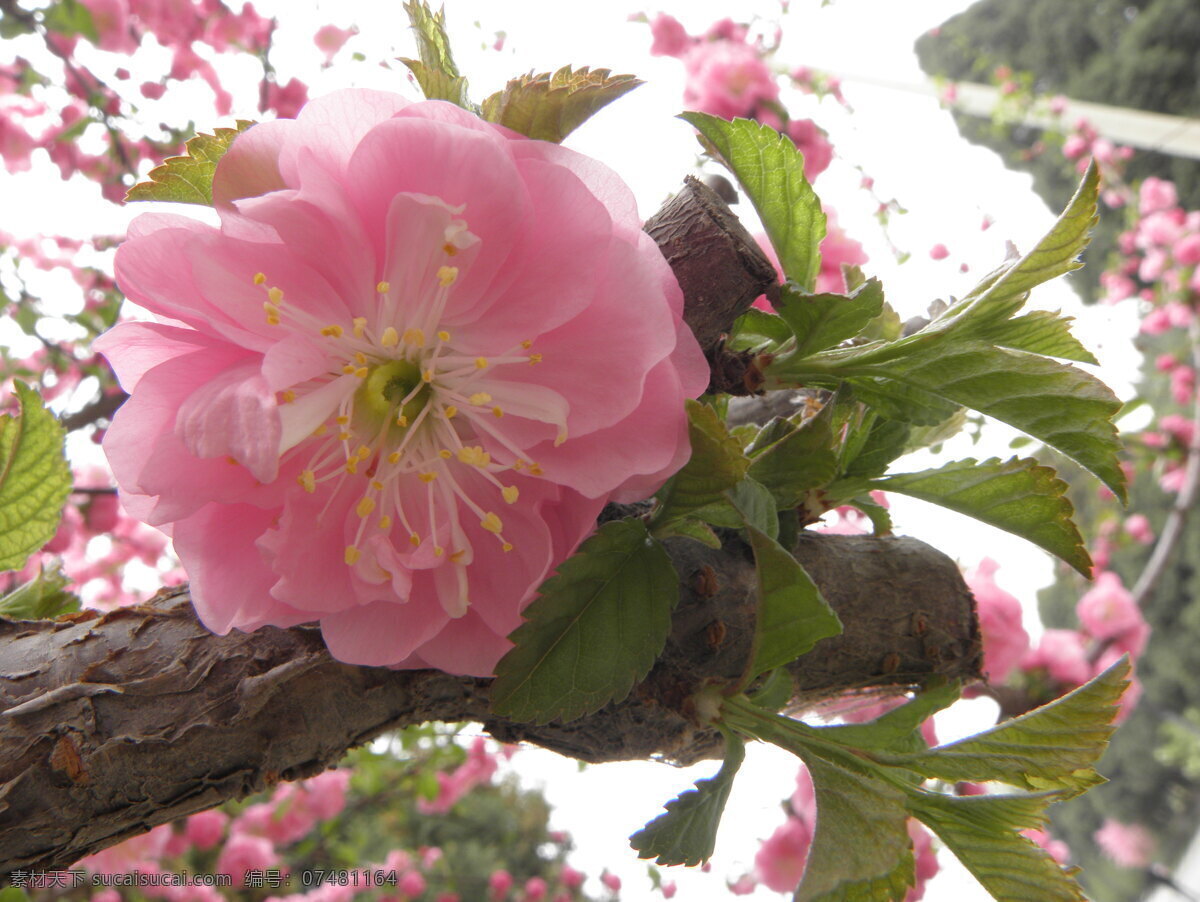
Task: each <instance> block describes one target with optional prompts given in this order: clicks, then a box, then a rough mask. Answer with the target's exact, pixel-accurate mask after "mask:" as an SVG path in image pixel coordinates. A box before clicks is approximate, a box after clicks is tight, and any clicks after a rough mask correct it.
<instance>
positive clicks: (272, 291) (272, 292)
mask: <svg viewBox="0 0 1200 902" xmlns="http://www.w3.org/2000/svg"><path fill="white" fill-rule="evenodd" d="M267 297H268V298H269V299H270V301H271V303H272V304H281V303H283V289H282V288H278V287H276V286H274V285H272V286H271V287H270V288H268V289H267Z"/></svg>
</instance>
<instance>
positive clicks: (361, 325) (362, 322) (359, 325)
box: [352, 316, 367, 338]
mask: <svg viewBox="0 0 1200 902" xmlns="http://www.w3.org/2000/svg"><path fill="white" fill-rule="evenodd" d="M352 322H353V323H354V337H355V338H362V337H363V334H364V333H365V332H366V329H367V318H366V317H365V316H356V317H354V319H353V320H352Z"/></svg>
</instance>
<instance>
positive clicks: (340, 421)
mask: <svg viewBox="0 0 1200 902" xmlns="http://www.w3.org/2000/svg"><path fill="white" fill-rule="evenodd" d="M334 422H336V423H337V424H338V425H339V426H345V425H346V424H347V423H349V422H350V418H349V417H348V416H346V415H345V414H342V415H341V416H339V417H336V418H335V419H334Z"/></svg>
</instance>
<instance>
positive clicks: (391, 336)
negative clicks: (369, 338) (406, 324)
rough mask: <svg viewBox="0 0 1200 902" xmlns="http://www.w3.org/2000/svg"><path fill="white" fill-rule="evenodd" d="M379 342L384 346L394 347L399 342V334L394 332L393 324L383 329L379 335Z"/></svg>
mask: <svg viewBox="0 0 1200 902" xmlns="http://www.w3.org/2000/svg"><path fill="white" fill-rule="evenodd" d="M379 343H380V344H381V345H383V346H384V347H385V348H394V347H396V345H398V344H400V336H399V334H398V333H397V332H396V328H395V326H388V327H387V328H386V329H384V330H383V334H382V335H381V336H379Z"/></svg>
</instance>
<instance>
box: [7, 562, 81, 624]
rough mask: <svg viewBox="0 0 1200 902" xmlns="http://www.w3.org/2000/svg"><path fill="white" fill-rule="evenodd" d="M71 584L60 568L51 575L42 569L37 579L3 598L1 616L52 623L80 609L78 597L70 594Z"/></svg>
mask: <svg viewBox="0 0 1200 902" xmlns="http://www.w3.org/2000/svg"><path fill="white" fill-rule="evenodd" d="M69 583H70V580H69V579H67V576H66V574H65V573H63V572H62V570H61V569H57V568H56V569H53V570H51V571H50V572H49V573H47V572H46V570H45V569H39V570H38V574H37V576H35V577H34V578H33V579H31V580H30V581H29V582H27V583H25V584H24V585H21V586H18V587H17V588H15V589H13V590H12V591H11V592H9V593H8V594H7V595H5V596H4V597H2V598H0V617H7V618H8V619H9V620H49V619H51V618H54V617H58V616H59V615H60V614H70V613H73V612H75V611H78V610H79V607H80V604H79V598H78V597H77V596H76V595H75V594H74V593H72V592H67V591H65V590H66V587H67V585H68V584H69Z"/></svg>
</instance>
